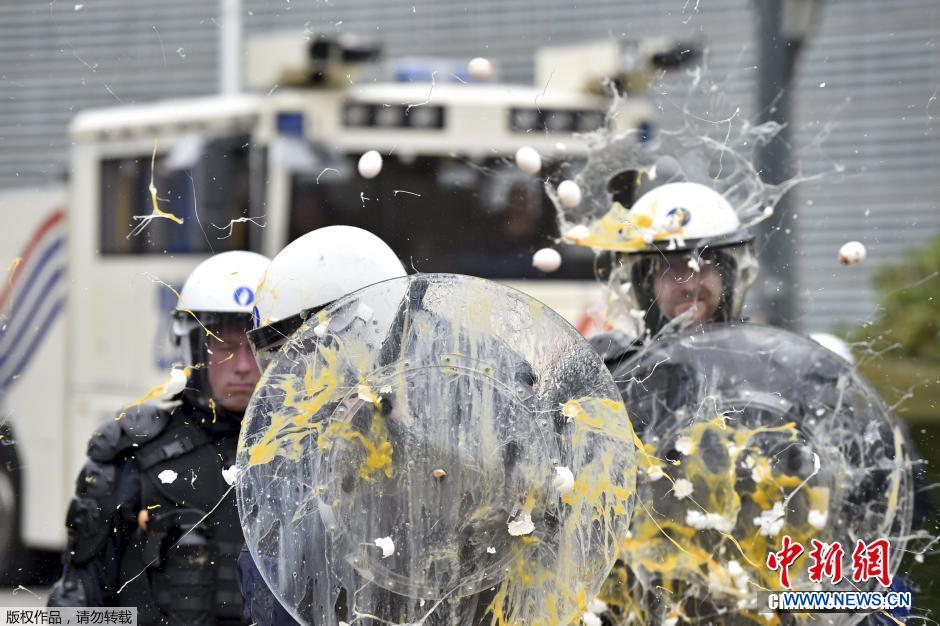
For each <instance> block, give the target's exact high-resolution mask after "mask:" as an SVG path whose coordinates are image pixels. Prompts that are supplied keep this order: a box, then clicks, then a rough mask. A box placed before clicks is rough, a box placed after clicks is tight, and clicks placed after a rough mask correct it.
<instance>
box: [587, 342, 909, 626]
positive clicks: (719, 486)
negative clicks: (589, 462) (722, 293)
mask: <svg viewBox="0 0 940 626" xmlns="http://www.w3.org/2000/svg"><path fill="white" fill-rule="evenodd" d="M624 370H625V371H626V378H627V380H624V381H623V383H622V385H623V389H624V400H625V403H626V404H627V408H628V410H629V412H630V416H631V418H632V419H633V420H634V424H635V425H636V427H637V430H638V432H641V433H642V439H643V443H644V447H643V449H641V450H639V451H638V454H637V465H638V470H637V472H638V473H637V481H638V492H639V497H638V502H637V510H636V513H635V515H634V518H633V523H632V527H631V538H630V540H629V541H628V542H627V547H626V550H625V556H624V562H623V564H622V565H621V566H620V567H619V568H618V569H617V570H616V571H615V572H614V573H613V575H612V576H611V578H610V579H609V581H608V583H607V584H606V585H605V590H604V593H603V594H602V597H604V599H605V600H606V601H607V602H608V604H610V605H611V606H613V607H616V610H615V611H614V612H615V613H616V614H617V615H618V619H620V620H622V621H623V622H627V621H628V620H630V619H631V618H636V617H638V616H639V617H642V619H644V620H646V622H645V623H657V622H660V621H661V622H662V623H672V624H675V623H706V624H763V623H768V624H770V623H774V624H780V623H784V624H786V623H796V621H799V622H811V623H826V624H852V623H856V622H858V621H860V620H861V619H863V615H861V614H856V615H852V614H844V613H843V614H833V613H829V614H826V613H820V614H815V615H813V614H807V613H803V614H799V616H798V614H795V613H788V614H787V613H785V614H777V615H775V614H763V613H762V611H765V610H766V609H767V606H768V605H767V599H766V596H764V595H761V593H762V592H764V593H766V592H768V591H780V590H783V589H786V588H787V587H786V586H785V584H784V577H783V576H782V574H783V573H784V570H786V574H787V578H788V580H786V582H788V583H789V585H790V586H789V589H793V590H882V591H884V586H883V582H881V581H883V580H884V579H885V578H884V577H883V576H882V577H881V578H880V580H874V579H872V577H871V574H872V573H877V572H873V570H871V569H869V570H868V577H867V578H866V577H865V573H864V572H863V573H862V579H861V580H856V579H854V575H855V573H856V571H857V569H859V565H860V561H859V560H857V559H856V557H858V558H859V559H861V560H863V561H866V562H868V561H870V560H872V559H874V558H875V557H877V556H878V555H877V554H874V553H873V552H871V551H870V550H869V547H868V546H869V544H870V543H871V542H876V541H878V540H880V539H886V540H887V541H888V542H889V543H890V558H889V560H888V561H889V564H888V565H887V567H889V569H890V571H889V572H888V573H889V574H894V573H895V572H896V570H897V566H898V563H899V561H900V558H901V556H902V554H903V551H904V541H905V537H906V536H907V535H908V534H909V530H910V523H911V513H912V504H913V489H912V478H911V468H910V461H909V457H908V452H907V447H906V437H905V434H904V431H903V430H902V429H901V427H900V426H899V424H898V423H897V422H896V421H895V419H894V418H893V417H892V416H891V414H890V413H889V411H888V410H887V409H886V407H885V405H884V403H883V402H882V401H881V399H880V398H879V397H878V395H877V394H876V393H875V392H874V391H873V390H872V388H871V387H870V386H869V385H868V384H867V383H866V382H865V381H864V380H863V379H862V378H860V377H859V375H858V374H857V373H856V371H855V369H854V368H853V367H852V366H851V365H850V364H849V363H848V362H846V361H845V360H843V359H842V358H841V357H839V356H837V355H835V354H834V353H832V352H830V351H829V350H827V349H826V348H824V347H822V346H820V345H819V344H817V343H816V342H814V341H812V340H810V339H808V338H805V337H802V336H798V335H795V334H792V333H790V332H786V331H782V330H779V329H775V328H769V327H764V326H757V325H749V324H744V325H732V326H726V325H719V326H713V327H711V328H710V329H708V330H706V331H705V332H697V333H694V334H693V333H679V334H678V335H676V336H674V337H672V338H668V339H663V340H661V341H657V342H654V343H653V344H652V345H651V346H650V347H649V349H647V350H645V351H644V352H643V353H642V354H641V355H639V356H638V357H636V359H635V361H634V362H633V363H632V366H631V365H628V366H627V367H626V368H624ZM814 540H815V541H817V542H819V543H820V544H826V546H828V547H820V548H819V552H818V553H817V556H818V557H819V560H818V561H816V560H814V559H813V557H812V553H813V551H814V549H815V548H817V545H816V544H815V543H814ZM859 541H862V542H864V543H865V547H864V549H861V552H859V550H860V549H859V546H858V542H859ZM836 542H838V544H839V546H840V549H841V551H842V552H841V553H840V552H839V550H835V549H834V548H832V546H833V545H834V544H835V543H836ZM795 544H799V545H800V546H802V547H803V548H804V551H803V552H802V553H801V554H800V555H798V556H797V558H795V559H794V560H793V562H792V563H790V564H788V565H786V567H784V565H785V563H786V561H789V560H790V557H792V556H793V555H794V553H795V550H794V549H791V550H790V551H789V552H787V551H785V550H784V549H785V547H786V546H787V545H791V546H794V545H795ZM878 545H879V546H880V545H882V544H878ZM772 554H774V555H775V556H771V555H772ZM836 561H839V563H840V565H841V568H842V569H841V574H842V577H841V580H838V581H837V578H838V577H837V573H838V572H837V571H836V567H837V566H836ZM817 563H822V568H821V569H819V570H814V569H813V565H814V564H817ZM827 564H828V565H827ZM874 569H875V570H876V569H877V564H876V567H875V568H874ZM633 623H636V622H633Z"/></svg>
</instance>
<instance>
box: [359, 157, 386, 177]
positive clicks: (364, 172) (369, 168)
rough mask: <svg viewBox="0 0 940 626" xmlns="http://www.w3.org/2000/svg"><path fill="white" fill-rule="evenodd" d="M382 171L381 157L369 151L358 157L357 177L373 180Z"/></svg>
mask: <svg viewBox="0 0 940 626" xmlns="http://www.w3.org/2000/svg"><path fill="white" fill-rule="evenodd" d="M381 171H382V155H381V154H379V153H378V152H376V151H375V150H369V151H368V152H366V153H365V154H363V155H362V156H361V157H359V175H360V176H362V177H363V178H375V177H376V176H378V175H379V172H381Z"/></svg>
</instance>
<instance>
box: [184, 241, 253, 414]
mask: <svg viewBox="0 0 940 626" xmlns="http://www.w3.org/2000/svg"><path fill="white" fill-rule="evenodd" d="M268 263H269V259H268V258H267V257H266V256H263V255H260V254H257V253H255V252H244V251H240V250H236V251H231V252H222V253H220V254H216V255H214V256H212V257H210V258H208V259H206V260H205V261H203V262H202V263H200V264H199V265H197V266H196V269H194V270H193V271H192V273H191V274H190V275H189V278H187V279H186V282H185V283H184V284H183V289H182V291H181V292H180V298H179V302H178V303H177V305H176V309H175V310H174V311H173V324H172V327H171V335H172V340H173V343H174V345H176V346H177V348H178V350H179V358H180V360H181V361H182V363H183V365H185V366H186V367H188V368H190V377H189V383H188V384H187V387H186V392H187V393H188V394H192V397H191V398H190V399H191V400H192V401H193V402H195V403H196V404H199V405H203V406H205V405H206V404H207V403H208V399H209V396H210V395H211V389H210V388H209V383H208V379H207V367H206V366H207V365H208V358H209V344H208V341H209V339H211V337H212V336H211V335H209V334H208V333H207V331H209V332H213V333H214V334H216V333H217V332H218V331H219V329H221V328H223V327H224V326H225V325H227V324H238V325H241V326H244V328H245V330H246V331H247V330H248V329H249V328H251V311H252V307H253V306H254V304H255V293H256V290H257V287H258V283H260V282H261V278H262V276H263V275H264V270H265V269H266V268H267V266H268Z"/></svg>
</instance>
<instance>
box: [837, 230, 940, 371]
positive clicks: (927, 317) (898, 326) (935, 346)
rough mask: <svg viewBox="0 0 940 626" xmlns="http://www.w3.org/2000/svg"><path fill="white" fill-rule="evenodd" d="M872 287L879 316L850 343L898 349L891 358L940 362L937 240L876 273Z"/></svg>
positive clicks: (939, 251) (939, 240) (939, 241)
mask: <svg viewBox="0 0 940 626" xmlns="http://www.w3.org/2000/svg"><path fill="white" fill-rule="evenodd" d="M874 283H875V289H876V290H877V291H878V294H879V300H880V303H881V307H880V315H879V316H878V319H877V320H875V322H874V323H872V324H870V325H866V326H864V327H862V328H861V329H859V330H858V331H857V332H856V333H855V336H854V337H853V339H854V340H855V341H865V342H870V343H871V345H872V347H873V348H875V349H876V350H880V349H885V348H887V347H889V346H892V345H899V346H900V347H899V348H898V349H897V350H896V351H892V354H895V355H899V356H906V357H916V358H920V359H926V360H929V361H934V362H940V237H938V238H937V239H935V240H934V241H933V243H932V244H931V245H930V246H928V247H926V248H923V249H920V250H917V251H915V252H913V253H912V254H911V255H910V256H909V257H908V259H907V261H905V262H903V263H900V264H898V265H892V266H888V267H885V268H883V269H881V270H879V271H878V272H877V273H876V274H875V279H874Z"/></svg>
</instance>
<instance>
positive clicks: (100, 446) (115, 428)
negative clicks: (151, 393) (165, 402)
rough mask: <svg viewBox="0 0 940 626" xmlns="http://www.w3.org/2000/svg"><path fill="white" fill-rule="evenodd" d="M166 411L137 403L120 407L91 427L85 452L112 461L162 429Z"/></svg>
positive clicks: (168, 416) (96, 459) (167, 421)
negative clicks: (95, 428) (113, 415)
mask: <svg viewBox="0 0 940 626" xmlns="http://www.w3.org/2000/svg"><path fill="white" fill-rule="evenodd" d="M170 419H171V417H170V414H169V413H167V412H166V411H164V410H163V409H160V408H159V407H156V406H153V405H147V404H144V405H140V406H136V407H131V408H129V409H124V410H122V411H120V412H119V413H118V414H117V416H116V417H115V418H114V419H109V420H108V421H107V422H105V423H104V424H102V425H101V426H100V427H98V429H97V430H95V432H94V434H93V435H92V436H91V440H89V442H88V456H89V458H91V459H92V460H94V461H98V462H102V463H107V462H109V461H113V460H114V459H116V458H117V457H118V456H120V455H121V453H123V452H124V451H125V450H128V449H130V448H132V447H134V444H138V445H140V444H142V443H145V442H147V441H150V440H151V439H153V438H155V437H156V436H157V435H159V434H160V433H162V432H163V430H164V429H165V428H166V426H167V424H169V423H170Z"/></svg>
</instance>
